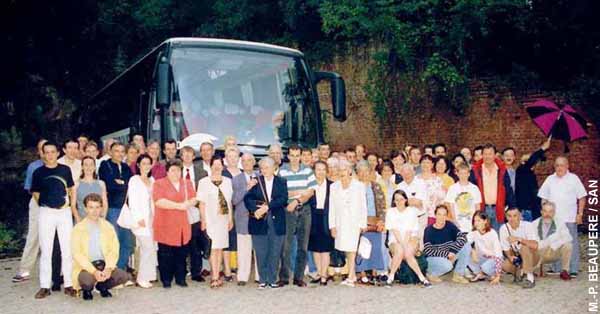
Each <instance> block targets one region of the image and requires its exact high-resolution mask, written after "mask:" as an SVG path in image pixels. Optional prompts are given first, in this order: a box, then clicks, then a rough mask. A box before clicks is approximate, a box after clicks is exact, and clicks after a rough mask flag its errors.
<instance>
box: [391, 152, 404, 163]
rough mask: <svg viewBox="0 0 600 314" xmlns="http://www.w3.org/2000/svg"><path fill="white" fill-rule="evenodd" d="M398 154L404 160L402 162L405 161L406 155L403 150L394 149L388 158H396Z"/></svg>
mask: <svg viewBox="0 0 600 314" xmlns="http://www.w3.org/2000/svg"><path fill="white" fill-rule="evenodd" d="M398 156H400V157H402V159H403V160H404V162H406V159H407V157H406V153H405V152H404V151H402V150H396V149H394V150H392V152H391V153H390V159H394V158H396V157H398Z"/></svg>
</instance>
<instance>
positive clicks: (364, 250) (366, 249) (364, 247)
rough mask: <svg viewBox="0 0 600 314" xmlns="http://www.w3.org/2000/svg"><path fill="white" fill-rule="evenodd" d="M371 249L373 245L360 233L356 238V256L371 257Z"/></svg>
mask: <svg viewBox="0 0 600 314" xmlns="http://www.w3.org/2000/svg"><path fill="white" fill-rule="evenodd" d="M372 249H373V245H372V244H371V241H370V240H369V239H367V237H365V236H363V235H361V236H360V238H359V239H358V252H357V253H358V254H357V256H360V257H362V258H363V259H369V258H371V250H372Z"/></svg>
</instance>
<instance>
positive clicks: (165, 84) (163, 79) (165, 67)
mask: <svg viewBox="0 0 600 314" xmlns="http://www.w3.org/2000/svg"><path fill="white" fill-rule="evenodd" d="M169 73H170V66H169V63H167V62H160V63H159V64H158V69H157V75H156V80H157V82H156V103H157V104H158V107H159V108H160V107H167V106H169V105H170V104H171V91H170V84H169Z"/></svg>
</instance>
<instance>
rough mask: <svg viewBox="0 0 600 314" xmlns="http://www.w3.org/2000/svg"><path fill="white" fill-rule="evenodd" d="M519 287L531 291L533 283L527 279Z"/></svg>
mask: <svg viewBox="0 0 600 314" xmlns="http://www.w3.org/2000/svg"><path fill="white" fill-rule="evenodd" d="M521 287H523V289H531V288H533V287H535V282H533V281H530V280H529V279H526V280H523V283H522V284H521Z"/></svg>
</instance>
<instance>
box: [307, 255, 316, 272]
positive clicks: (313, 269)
mask: <svg viewBox="0 0 600 314" xmlns="http://www.w3.org/2000/svg"><path fill="white" fill-rule="evenodd" d="M308 272H310V273H316V272H317V265H316V264H315V257H314V256H313V252H311V251H309V252H308Z"/></svg>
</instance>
